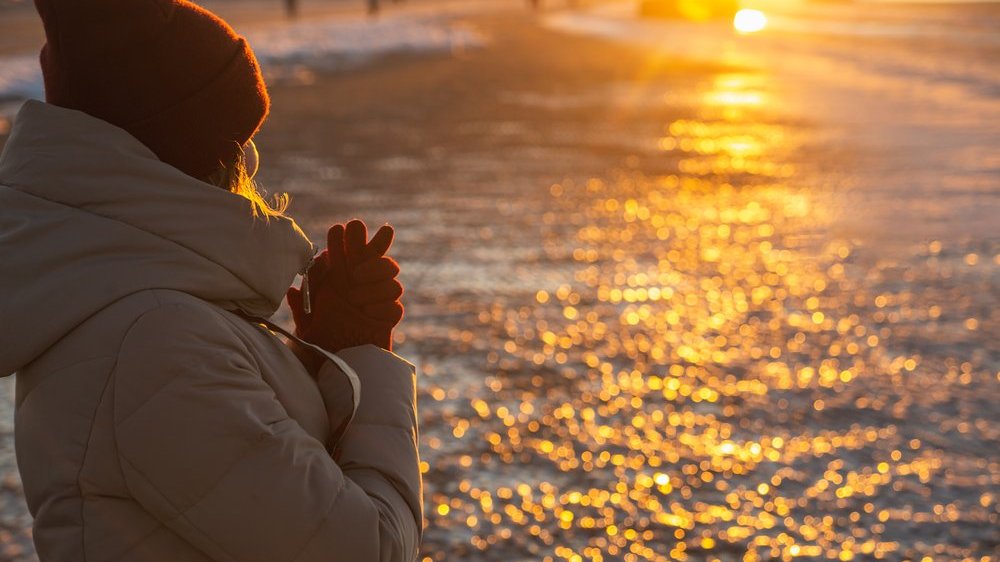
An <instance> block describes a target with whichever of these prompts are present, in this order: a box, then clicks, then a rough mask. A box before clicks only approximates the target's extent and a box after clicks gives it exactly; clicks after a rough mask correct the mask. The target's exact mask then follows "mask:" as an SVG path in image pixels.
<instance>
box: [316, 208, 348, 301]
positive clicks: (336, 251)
mask: <svg viewBox="0 0 1000 562" xmlns="http://www.w3.org/2000/svg"><path fill="white" fill-rule="evenodd" d="M345 237H346V229H345V228H344V225H342V224H335V225H333V226H331V227H330V230H329V231H328V232H327V238H326V244H327V252H328V253H327V260H326V261H327V266H328V269H327V273H326V275H325V276H323V279H322V283H323V284H318V285H317V286H316V289H317V291H319V290H321V289H322V287H323V286H324V285H327V284H328V285H332V286H333V288H334V290H336V291H338V292H342V291H344V290H346V288H347V251H346V242H345ZM310 288H312V285H310Z"/></svg>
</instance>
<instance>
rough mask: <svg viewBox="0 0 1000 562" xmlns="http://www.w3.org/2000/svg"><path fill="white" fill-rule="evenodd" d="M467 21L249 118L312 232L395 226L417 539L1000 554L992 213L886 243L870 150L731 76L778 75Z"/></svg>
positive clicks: (751, 554) (592, 552) (278, 97)
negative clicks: (874, 221)
mask: <svg viewBox="0 0 1000 562" xmlns="http://www.w3.org/2000/svg"><path fill="white" fill-rule="evenodd" d="M466 19H467V20H468V23H469V24H470V25H473V26H475V27H477V28H478V29H480V30H482V31H483V32H484V33H485V34H486V35H487V36H489V37H490V44H489V45H488V46H487V47H486V48H484V49H481V50H472V51H468V52H464V53H453V54H449V55H434V56H407V55H398V56H392V57H388V58H384V59H382V60H381V61H380V62H378V63H377V64H373V65H369V66H366V67H360V68H354V69H351V70H346V71H343V72H338V73H333V74H328V75H324V74H311V75H305V76H303V75H300V76H299V78H300V79H301V80H302V81H301V82H299V83H293V82H287V83H280V84H275V85H273V86H272V88H271V91H272V96H273V103H274V109H273V113H272V115H271V118H270V121H269V123H268V125H267V126H266V128H265V130H264V131H263V132H262V133H261V135H260V136H259V143H258V144H259V147H260V149H261V153H262V164H263V168H262V171H261V175H260V180H261V183H262V184H263V185H264V186H266V187H268V188H270V189H271V190H273V191H287V192H289V193H291V195H292V206H291V209H290V212H291V214H292V215H293V216H295V217H296V218H297V220H299V221H300V223H301V224H302V225H303V226H304V228H305V229H306V231H307V232H308V233H309V234H310V235H311V236H312V237H313V239H314V240H317V241H319V240H322V233H323V231H324V229H325V227H326V225H327V224H329V223H330V222H333V221H344V220H346V219H349V218H351V217H354V216H358V217H362V218H364V219H365V220H367V221H368V222H369V224H378V223H381V222H383V221H388V222H391V223H392V224H393V225H395V226H396V229H397V232H398V235H397V242H396V244H395V245H394V249H393V252H394V254H395V255H396V256H397V258H398V259H399V261H400V263H401V266H402V269H403V274H402V275H403V281H404V283H405V284H406V286H407V293H406V295H405V304H406V307H407V308H406V312H407V316H406V318H405V320H404V324H403V328H402V329H401V330H400V332H399V334H398V337H397V346H398V347H397V351H398V352H399V353H400V354H402V355H404V356H406V357H407V358H409V359H410V360H412V361H413V362H414V363H416V364H417V365H418V367H419V369H420V374H421V380H420V388H419V391H420V402H419V404H420V418H421V439H422V450H421V454H422V458H423V460H424V461H425V462H426V463H427V465H426V468H427V470H426V474H425V484H426V487H425V499H426V506H425V508H426V517H427V529H426V531H425V535H424V547H423V551H422V554H421V560H428V561H452V560H463V561H470V562H478V561H497V562H500V561H503V562H515V561H546V562H554V561H574V560H581V561H584V560H585V561H599V560H604V561H611V560H626V561H630V562H631V561H643V560H651V561H666V560H672V559H680V560H683V559H687V560H714V559H720V560H740V559H742V560H757V559H785V560H790V559H792V558H796V557H806V558H812V559H820V558H824V559H838V560H851V559H873V558H879V559H886V560H920V559H928V557H929V559H931V560H957V559H965V560H988V559H995V558H996V557H997V556H1000V533H998V532H997V528H1000V514H998V507H997V506H998V504H997V501H998V496H1000V456H998V453H997V449H998V448H997V444H998V443H1000V423H998V421H997V420H998V419H1000V406H998V404H1000V400H998V399H1000V348H998V346H997V343H996V335H997V334H998V333H1000V330H998V326H997V313H996V312H995V311H994V310H995V309H996V305H997V303H998V295H997V291H996V287H997V279H998V272H1000V257H998V254H1000V242H998V240H997V238H996V237H995V236H994V237H992V238H991V237H990V236H983V235H977V236H974V237H970V236H968V235H967V233H963V232H962V228H961V224H955V223H952V224H951V226H950V227H949V226H948V225H945V228H943V229H940V230H939V231H938V232H937V233H936V234H935V236H934V238H932V239H929V238H927V239H925V238H924V237H921V236H920V235H919V233H916V234H911V235H908V236H907V237H905V238H904V239H903V240H899V241H895V242H894V243H893V245H892V248H893V250H892V251H891V252H887V251H886V249H885V246H883V245H882V243H881V238H880V237H879V236H876V235H866V234H865V232H875V233H877V232H879V229H877V228H871V229H867V230H866V229H860V228H857V227H856V225H855V224H854V223H855V222H856V220H855V219H856V215H857V213H856V212H855V211H856V210H857V209H858V207H857V201H853V202H852V201H851V200H848V199H845V197H847V196H846V195H845V193H846V192H847V191H846V189H847V187H848V186H847V184H848V182H847V180H846V179H845V176H846V175H849V174H845V170H847V171H850V170H852V169H855V168H857V169H860V167H863V166H866V165H867V161H868V156H869V155H867V154H865V153H858V152H857V151H856V150H855V149H854V148H853V147H852V145H850V144H845V143H841V142H837V143H833V142H832V141H831V140H830V139H831V138H832V135H831V134H830V133H829V131H827V130H826V129H824V125H823V124H822V123H819V122H817V121H815V120H810V119H809V118H808V117H807V116H803V115H794V114H790V113H789V112H788V111H785V110H784V109H785V108H783V107H781V106H779V105H767V104H765V105H763V106H761V105H745V104H734V103H728V102H732V101H733V100H739V99H741V98H740V96H741V95H743V96H746V95H751V94H752V92H759V91H760V90H761V89H762V88H763V89H765V90H768V91H770V92H771V93H774V94H775V95H777V93H779V92H777V89H779V88H780V85H779V84H774V83H772V82H771V81H770V77H769V76H768V75H767V74H766V73H764V72H762V71H751V70H746V69H739V68H726V67H722V66H718V67H711V66H706V65H704V64H693V63H685V62H684V61H679V60H665V59H663V58H662V57H658V56H655V55H652V54H650V53H649V52H646V51H643V50H641V49H638V48H631V47H626V46H623V45H618V44H613V43H608V42H605V41H601V40H596V39H587V38H582V37H574V36H568V35H562V34H558V33H555V32H551V31H546V30H544V29H542V28H540V27H538V26H537V25H535V20H534V19H533V18H532V17H530V16H528V15H526V14H523V13H520V12H515V11H502V12H500V13H493V14H480V15H470V16H467V18H466ZM720 100H721V101H722V102H727V100H728V102H727V103H719V102H720ZM0 142H2V140H0ZM990 201H992V200H990ZM990 204H993V203H992V202H991V203H990ZM882 212H883V213H891V209H889V210H883V211H882ZM870 215H872V216H878V214H877V213H871V214H870ZM941 232H943V233H944V234H943V235H942V234H941ZM282 318H284V319H285V320H286V321H287V315H286V314H284V312H282ZM4 408H5V410H2V411H0V413H2V414H4V415H3V420H4V423H5V424H6V423H8V420H9V418H10V415H9V414H8V412H9V405H4ZM4 429H5V430H7V431H5V432H4V448H3V451H4V455H5V456H8V457H9V452H10V451H11V449H10V447H9V445H10V444H11V443H12V441H11V439H10V427H9V425H8V426H6V427H5V428H4ZM5 460H6V461H7V467H8V470H9V467H10V463H9V461H10V460H11V459H9V458H7V459H5ZM7 480H8V481H9V482H7V484H5V486H6V487H5V489H4V493H3V494H0V499H2V502H3V504H4V509H3V514H2V515H3V516H4V518H5V520H4V523H2V525H3V527H2V528H3V529H5V530H3V531H0V533H7V534H6V535H2V537H3V543H4V548H5V549H6V555H7V557H8V558H10V559H16V560H21V559H24V560H29V559H31V558H30V556H23V557H17V556H15V554H16V552H15V551H16V550H17V549H24V548H26V547H25V546H24V539H25V536H26V535H25V534H24V530H23V525H24V523H25V522H26V521H27V520H26V519H25V518H24V517H23V512H22V515H21V516H20V517H18V516H15V515H14V514H13V512H16V509H15V508H13V507H12V506H13V505H14V504H15V503H16V502H17V499H18V498H17V496H16V491H17V484H16V480H15V479H12V478H11V477H10V476H8V477H7ZM11 534H13V537H12V536H11Z"/></svg>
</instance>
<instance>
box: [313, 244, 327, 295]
mask: <svg viewBox="0 0 1000 562" xmlns="http://www.w3.org/2000/svg"><path fill="white" fill-rule="evenodd" d="M329 276H330V251H329V250H323V251H322V252H320V253H319V254H317V255H316V259H314V260H313V264H312V265H311V266H309V290H310V291H315V290H316V289H317V287H320V286H322V285H323V283H326V282H327V279H328V278H329Z"/></svg>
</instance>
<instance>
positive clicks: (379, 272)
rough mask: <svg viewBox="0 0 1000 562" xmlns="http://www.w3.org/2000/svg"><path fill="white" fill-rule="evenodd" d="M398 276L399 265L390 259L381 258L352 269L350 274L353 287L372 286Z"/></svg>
mask: <svg viewBox="0 0 1000 562" xmlns="http://www.w3.org/2000/svg"><path fill="white" fill-rule="evenodd" d="M397 275H399V264H398V263H396V260H394V259H392V258H387V257H385V256H382V257H380V258H375V259H370V260H368V261H366V262H364V263H363V264H361V265H359V266H357V267H355V268H354V271H353V272H352V273H351V282H352V284H353V285H355V286H357V285H373V284H375V283H379V282H381V281H385V280H387V279H392V278H394V277H396V276H397Z"/></svg>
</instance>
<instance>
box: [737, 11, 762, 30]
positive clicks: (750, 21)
mask: <svg viewBox="0 0 1000 562" xmlns="http://www.w3.org/2000/svg"><path fill="white" fill-rule="evenodd" d="M765 26H767V16H765V15H764V12H762V11H760V10H750V9H743V10H740V11H738V12H736V16H735V17H733V27H735V28H736V31H739V32H740V33H754V32H757V31H760V30H762V29H764V27H765Z"/></svg>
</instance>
